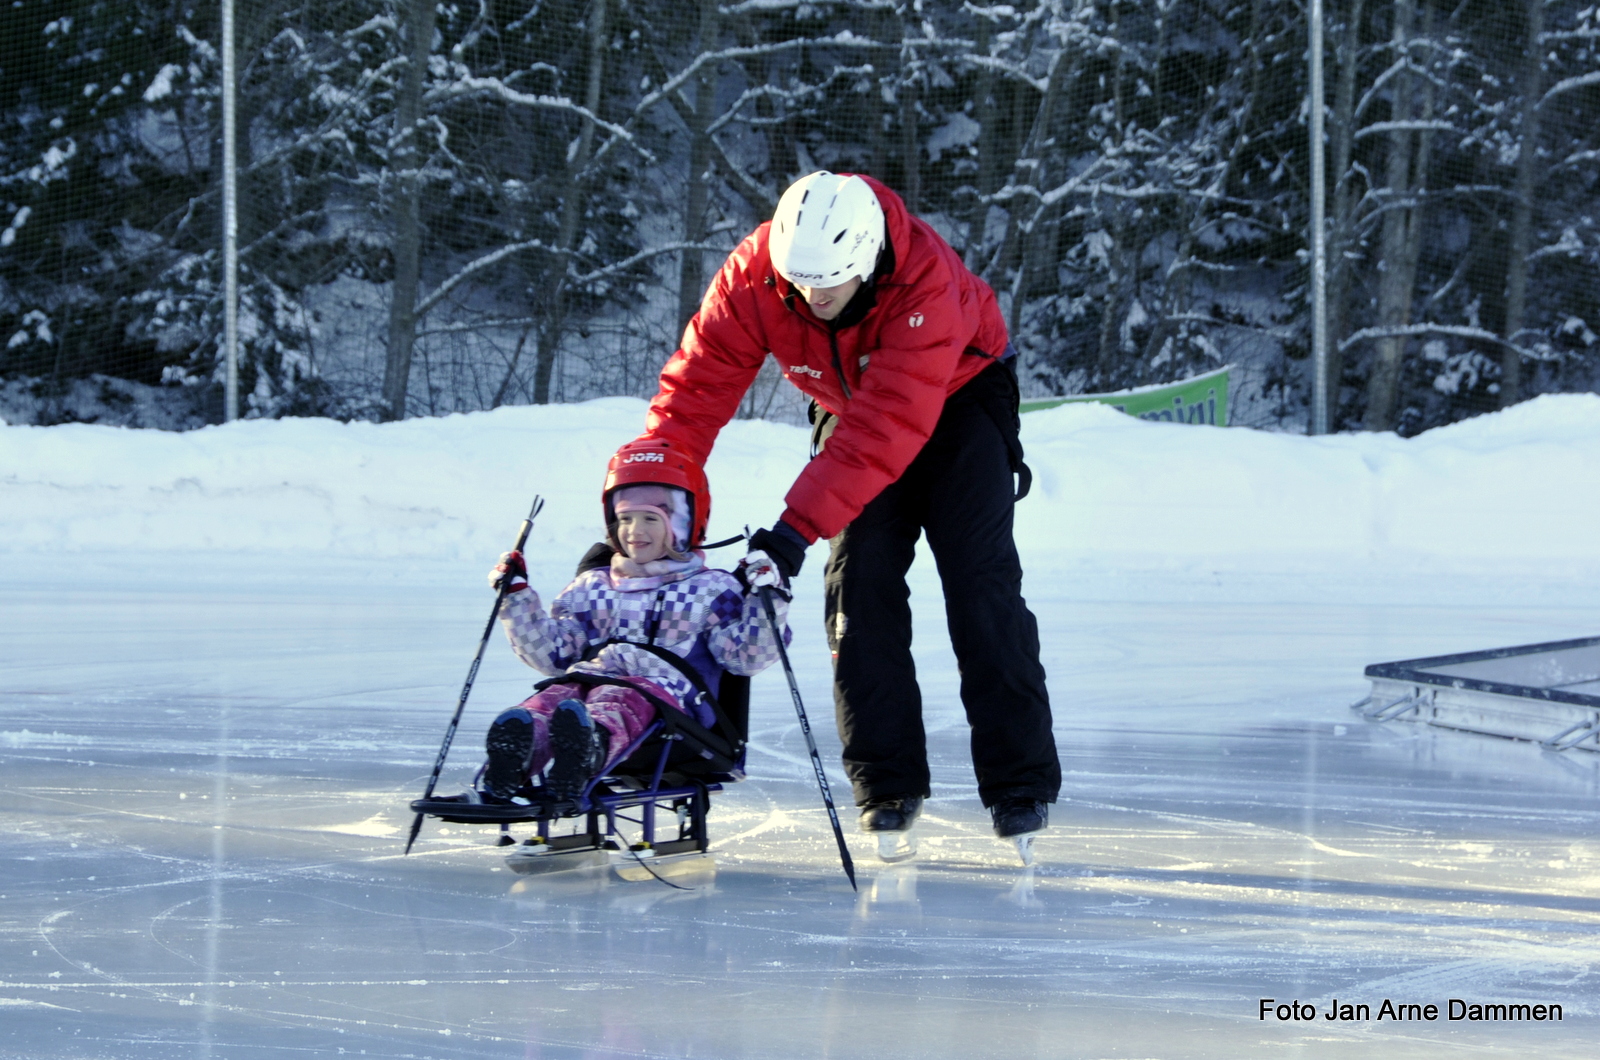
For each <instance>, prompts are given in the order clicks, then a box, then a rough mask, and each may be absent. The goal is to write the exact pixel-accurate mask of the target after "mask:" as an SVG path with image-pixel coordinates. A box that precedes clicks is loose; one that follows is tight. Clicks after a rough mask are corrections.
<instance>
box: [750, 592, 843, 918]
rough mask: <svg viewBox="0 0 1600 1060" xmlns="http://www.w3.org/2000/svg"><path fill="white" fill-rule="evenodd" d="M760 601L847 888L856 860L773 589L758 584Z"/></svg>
mask: <svg viewBox="0 0 1600 1060" xmlns="http://www.w3.org/2000/svg"><path fill="white" fill-rule="evenodd" d="M761 603H762V606H763V607H765V608H766V611H767V621H768V622H769V623H771V624H772V635H773V637H775V638H776V639H777V642H778V659H779V660H780V661H781V662H782V663H783V676H785V677H787V678H788V679H789V695H791V696H792V697H794V712H795V714H797V715H799V718H800V731H801V732H802V733H804V734H805V737H806V750H808V751H810V752H811V768H812V769H815V770H816V771H817V787H819V788H821V789H822V804H823V805H824V806H826V807H827V808H828V820H829V821H830V822H832V824H833V838H834V840H835V841H836V842H837V843H838V844H839V860H840V861H841V862H842V863H843V864H844V874H845V875H846V876H848V877H850V889H851V890H853V891H854V890H859V888H857V887H856V863H855V862H854V861H852V860H851V858H850V848H849V847H848V846H846V845H845V841H844V829H843V828H840V827H839V811H838V810H837V809H835V808H834V805H833V792H831V791H829V790H828V774H827V772H826V771H824V770H823V768H822V756H821V755H820V754H818V753H817V740H816V737H814V736H812V735H811V721H810V720H809V719H808V718H807V717H806V705H805V704H804V703H803V702H801V701H800V686H799V685H798V684H796V683H795V679H794V667H793V666H791V665H789V650H788V649H787V648H785V647H784V644H783V630H781V629H780V628H779V627H778V613H777V611H776V610H775V609H774V608H773V606H772V589H771V588H770V587H769V586H765V585H763V586H762V587H761Z"/></svg>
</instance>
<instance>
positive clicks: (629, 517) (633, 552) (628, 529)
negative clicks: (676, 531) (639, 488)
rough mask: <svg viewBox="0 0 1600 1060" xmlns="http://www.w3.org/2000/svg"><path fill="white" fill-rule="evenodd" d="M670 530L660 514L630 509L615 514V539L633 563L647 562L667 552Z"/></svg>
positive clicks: (669, 542)
mask: <svg viewBox="0 0 1600 1060" xmlns="http://www.w3.org/2000/svg"><path fill="white" fill-rule="evenodd" d="M671 536H672V530H671V528H669V527H668V526H667V524H666V521H665V520H664V519H662V518H661V516H660V515H658V514H656V513H655V512H652V511H645V510H641V509H637V508H636V509H632V510H630V511H626V512H623V513H622V514H621V515H618V516H617V540H618V541H620V542H621V543H622V547H623V549H624V550H626V551H627V553H628V558H629V559H631V560H633V561H634V562H635V563H649V562H651V561H652V560H658V559H660V558H661V557H662V556H665V555H666V554H667V546H668V545H669V544H671Z"/></svg>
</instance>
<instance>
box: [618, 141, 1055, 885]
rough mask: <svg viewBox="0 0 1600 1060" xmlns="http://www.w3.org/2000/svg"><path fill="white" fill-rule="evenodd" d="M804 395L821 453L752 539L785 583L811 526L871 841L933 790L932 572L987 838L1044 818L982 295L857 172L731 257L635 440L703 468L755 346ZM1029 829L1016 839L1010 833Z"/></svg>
mask: <svg viewBox="0 0 1600 1060" xmlns="http://www.w3.org/2000/svg"><path fill="white" fill-rule="evenodd" d="M769 353H770V354H771V355H772V356H773V357H774V358H776V359H777V362H778V365H779V366H780V367H781V368H782V370H783V374H784V375H785V376H786V377H787V378H788V379H789V381H790V382H792V383H794V384H795V385H796V386H798V387H799V388H800V389H801V390H802V391H804V392H805V393H806V394H808V395H809V396H810V397H811V398H812V399H813V406H812V420H813V424H814V427H815V430H814V431H813V435H812V442H813V451H814V459H812V460H811V462H810V463H809V464H807V466H806V468H805V470H804V471H802V472H801V474H800V477H799V478H798V479H797V480H796V481H795V483H794V485H793V487H791V488H790V490H789V493H788V495H787V497H786V498H785V503H786V504H787V508H786V510H785V511H784V512H783V515H782V516H781V518H779V520H778V521H777V522H776V523H775V524H774V525H773V526H772V528H771V529H770V530H760V531H757V533H756V534H755V535H754V536H753V538H752V540H751V546H752V548H753V549H755V550H758V551H762V552H765V553H767V554H768V555H769V556H770V557H771V558H772V559H773V560H774V561H775V562H776V564H777V565H778V567H779V569H780V570H782V571H783V573H784V575H785V577H786V578H793V577H794V575H795V574H796V573H797V572H798V571H799V569H800V565H801V563H802V561H803V560H804V558H805V550H806V548H807V547H808V546H809V545H810V544H811V543H812V542H814V541H815V540H816V539H817V538H819V537H825V538H829V539H830V543H831V545H832V549H831V552H830V555H829V557H828V566H827V570H826V574H825V584H826V591H827V611H826V614H827V630H828V642H829V645H830V647H831V648H832V650H833V653H834V698H835V703H836V706H837V710H838V722H839V734H840V738H841V739H842V741H843V743H844V764H845V770H846V772H847V773H848V774H849V776H850V780H851V782H852V784H853V785H854V788H855V797H856V803H857V804H858V805H859V806H861V807H862V808H863V812H862V816H861V826H862V828H863V829H864V830H865V831H868V832H878V833H884V834H883V835H880V849H881V850H883V851H884V852H885V853H888V852H889V851H890V849H891V844H892V843H893V842H894V841H895V840H897V839H901V838H903V839H904V840H905V841H906V844H905V845H909V836H898V837H897V836H896V835H895V833H907V832H909V831H910V828H911V826H912V824H913V823H914V822H915V820H916V817H917V814H918V813H919V812H920V811H921V808H922V800H923V798H925V797H926V796H927V794H928V791H929V778H928V760H927V747H926V739H925V735H924V731H923V725H922V700H921V693H920V691H919V690H918V688H917V681H916V672H915V668H914V666H913V664H912V659H911V609H910V606H909V603H908V601H909V598H910V591H909V589H908V588H907V586H906V580H905V575H906V571H907V570H908V569H909V568H910V566H911V561H912V555H913V550H914V548H915V545H916V541H917V538H918V536H919V535H920V534H921V533H923V532H926V534H927V536H928V544H929V546H930V547H931V548H932V549H933V555H934V559H935V560H936V561H937V564H938V568H939V576H940V579H941V581H942V582H943V584H944V591H945V609H946V614H947V616H948V620H949V627H950V639H951V644H952V646H953V647H954V648H955V652H956V658H957V661H958V662H959V664H960V668H961V701H962V704H963V705H964V706H965V708H966V713H967V720H968V722H969V723H970V725H971V727H972V758H973V766H974V769H975V771H976V773H977V778H978V793H979V795H980V797H981V798H982V799H983V803H984V805H985V806H987V807H989V809H990V811H991V813H992V814H993V817H994V824H995V831H996V833H997V834H999V835H1001V836H1007V837H1025V836H1028V835H1031V834H1032V833H1034V832H1037V831H1039V830H1041V829H1042V828H1044V826H1045V824H1046V820H1047V813H1048V810H1047V804H1048V803H1050V802H1054V801H1055V798H1056V794H1057V791H1058V790H1059V788H1060V784H1061V767H1060V764H1059V762H1058V760H1057V757H1056V748H1055V740H1054V737H1053V735H1052V732H1051V719H1050V703H1049V697H1048V694H1047V693H1046V691H1045V676H1044V669H1043V667H1042V666H1041V665H1040V664H1039V634H1038V626H1037V623H1036V622H1035V621H1034V617H1033V615H1032V613H1031V612H1029V610H1028V608H1027V604H1026V603H1025V602H1024V601H1023V599H1022V594H1021V588H1022V568H1021V564H1020V563H1019V561H1018V558H1017V550H1016V545H1015V542H1014V541H1013V539H1012V504H1013V502H1014V501H1015V500H1016V499H1017V496H1016V495H1014V493H1013V479H1012V476H1013V474H1014V473H1016V474H1020V475H1021V477H1022V478H1021V480H1022V482H1023V492H1026V483H1027V469H1026V467H1025V466H1024V465H1023V464H1022V460H1021V457H1022V446H1021V443H1020V442H1019V441H1018V438H1017V432H1018V428H1019V426H1020V421H1019V419H1018V415H1017V406H1018V391H1017V380H1016V371H1015V366H1014V364H1013V363H1011V348H1010V344H1009V343H1008V341H1007V337H1006V327H1005V322H1004V320H1003V318H1002V317H1001V315H1000V312H999V308H998V307H997V305H996V304H995V297H994V292H993V291H991V290H990V289H989V287H988V285H986V284H985V283H984V282H983V281H982V280H980V279H978V278H977V277H976V276H974V275H973V274H972V273H971V272H969V271H968V270H967V268H966V266H965V265H964V264H963V263H962V261H961V259H960V258H959V257H958V256H957V255H956V253H955V251H953V250H952V249H951V248H950V246H949V245H948V244H947V243H945V241H944V240H943V239H942V238H940V236H939V235H938V233H937V232H935V231H934V230H933V229H932V228H931V227H930V226H929V225H927V224H926V223H925V222H923V221H920V220H918V219H917V218H915V217H912V216H911V215H910V213H908V212H907V210H906V208H905V204H904V203H903V202H902V201H901V200H900V198H899V197H898V196H896V195H895V194H894V193H893V192H891V191H890V190H889V189H888V188H886V187H885V186H884V185H882V184H880V183H879V182H877V181H876V180H873V179H872V178H871V177H862V176H851V175H848V174H833V173H826V172H823V173H813V174H811V175H810V176H808V177H803V178H801V179H800V180H799V181H797V182H796V183H795V184H794V186H792V187H791V188H789V190H788V191H787V192H785V193H784V196H783V199H782V200H781V201H780V202H779V204H778V209H777V212H776V214H775V215H774V218H773V220H772V221H771V222H770V223H768V224H763V225H762V226H761V227H759V228H757V229H756V230H755V231H754V232H753V233H751V234H750V236H749V237H748V238H746V239H745V240H744V242H743V243H741V244H739V246H738V247H737V248H735V250H734V251H733V253H732V254H730V255H729V256H728V260H727V262H726V264H724V265H723V267H722V270H721V271H720V272H719V273H718V274H717V276H716V279H715V280H714V281H713V282H712V284H711V288H710V290H708V291H707V292H706V296H705V300H704V301H703V302H702V303H701V305H700V311H699V312H698V313H696V314H695V316H694V319H692V320H691V321H690V322H689V326H688V327H687V328H686V329H685V331H684V335H683V346H682V348H681V349H679V350H678V352H677V353H675V354H674V355H673V356H672V358H671V360H669V361H668V362H667V365H666V367H665V368H664V369H663V370H662V372H661V390H660V392H659V393H658V394H657V395H656V397H655V400H654V401H652V402H651V405H650V413H649V417H648V419H647V421H646V434H645V436H646V437H650V438H655V439H659V440H663V441H667V442H669V443H671V444H674V445H681V446H683V447H684V449H686V450H687V451H688V454H689V455H690V456H691V457H692V458H693V459H695V460H699V461H702V462H703V461H704V460H705V458H706V456H707V455H708V454H709V452H710V450H711V446H712V444H713V442H714V441H715V440H716V436H717V432H718V431H720V430H721V429H722V427H723V425H724V424H726V423H727V422H728V420H730V419H731V418H732V417H733V415H734V413H735V412H736V411H737V410H738V407H739V402H740V400H741V399H742V398H743V396H744V393H745V391H746V389H748V388H749V386H750V384H751V383H752V382H753V381H754V379H755V377H756V374H757V372H759V371H760V368H761V364H762V362H763V361H764V360H765V359H766V357H767V355H768V354H769ZM1024 842H1025V841H1024Z"/></svg>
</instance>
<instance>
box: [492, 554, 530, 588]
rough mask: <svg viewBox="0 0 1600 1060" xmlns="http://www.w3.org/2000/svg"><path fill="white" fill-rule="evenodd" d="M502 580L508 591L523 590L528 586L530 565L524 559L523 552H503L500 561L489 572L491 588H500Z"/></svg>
mask: <svg viewBox="0 0 1600 1060" xmlns="http://www.w3.org/2000/svg"><path fill="white" fill-rule="evenodd" d="M508 579H509V580H508ZM502 582H505V585H506V592H508V593H517V592H521V591H522V590H524V589H526V588H527V587H528V565H527V564H526V563H524V562H523V561H522V553H520V552H503V553H501V555H500V562H499V563H496V564H495V565H494V570H492V571H490V572H489V588H491V589H499V588H500V584H501V583H502Z"/></svg>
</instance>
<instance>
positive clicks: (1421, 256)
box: [0, 0, 1600, 433]
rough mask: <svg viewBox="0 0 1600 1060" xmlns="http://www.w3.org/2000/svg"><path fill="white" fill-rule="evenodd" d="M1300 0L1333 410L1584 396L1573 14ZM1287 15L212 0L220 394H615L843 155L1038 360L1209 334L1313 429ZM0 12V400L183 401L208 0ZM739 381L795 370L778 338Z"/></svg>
mask: <svg viewBox="0 0 1600 1060" xmlns="http://www.w3.org/2000/svg"><path fill="white" fill-rule="evenodd" d="M1325 9H1326V17H1325V20H1324V25H1323V33H1324V39H1325V45H1324V48H1325V51H1324V56H1325V65H1326V69H1327V71H1328V74H1327V77H1326V83H1325V85H1324V91H1325V97H1326V111H1325V113H1326V116H1327V128H1328V137H1327V142H1326V152H1327V159H1328V164H1327V180H1328V189H1329V190H1328V193H1327V199H1326V202H1325V208H1326V211H1327V217H1328V228H1327V238H1328V245H1329V250H1330V254H1329V271H1328V303H1329V312H1328V333H1327V334H1328V338H1329V343H1328V346H1329V349H1330V352H1331V356H1330V362H1331V363H1330V366H1329V381H1330V393H1331V395H1332V398H1333V400H1332V408H1331V423H1332V426H1333V427H1334V428H1335V429H1352V428H1366V429H1398V430H1400V431H1401V432H1402V433H1415V432H1416V431H1419V430H1422V429H1425V428H1427V427H1430V426H1434V425H1437V424H1441V423H1446V422H1451V421H1453V420H1457V419H1460V418H1462V417H1464V416H1467V415H1471V414H1474V413H1477V412H1482V411H1486V410H1490V409H1494V408H1498V407H1501V406H1503V405H1504V404H1508V403H1511V402H1514V401H1517V400H1521V399H1524V398H1526V397H1528V396H1531V395H1533V394H1537V393H1541V392H1547V391H1561V390H1589V389H1593V388H1594V386H1595V382H1596V369H1597V366H1600V344H1597V340H1596V332H1597V330H1600V307H1597V306H1596V304H1595V302H1596V299H1597V297H1600V284H1597V282H1596V280H1597V278H1600V277H1597V275H1596V272H1597V265H1600V229H1597V224H1596V220H1595V217H1596V209H1595V204H1596V184H1597V181H1600V122H1597V120H1596V119H1597V118H1600V56H1597V53H1596V42H1597V36H1600V12H1597V9H1596V8H1594V7H1592V6H1590V5H1587V4H1584V3H1579V2H1568V0H1553V2H1541V0H1494V2H1490V0H1467V2H1464V3H1463V2H1461V0H1452V2H1451V3H1448V4H1446V3H1434V2H1429V0H1391V2H1386V3H1382V4H1380V3H1377V2H1376V0H1327V2H1326V5H1325ZM1305 10H1306V9H1305V7H1304V6H1303V5H1302V4H1300V3H1297V2H1289V0H1037V2H1026V0H1025V2H1022V3H1016V4H1005V5H985V4H980V3H970V2H969V3H961V4H957V3H954V2H941V3H933V2H930V0H922V2H915V0H911V2H899V0H804V2H802V0H741V2H732V3H727V2H723V3H719V2H716V0H678V2H676V3H662V2H658V0H478V2H462V3H438V2H437V0H321V2H319V3H315V4H312V3H306V2H303V0H260V2H255V3H251V4H248V5H241V6H240V7H239V9H238V11H237V13H236V16H235V17H236V22H237V29H236V43H235V47H236V52H237V55H238V71H239V72H238V81H237V99H238V104H237V113H236V122H237V128H238V129H239V147H238V157H237V164H238V171H239V202H240V208H239V217H238V245H239V260H240V272H239V288H240V311H239V312H240V340H239V357H240V379H241V394H242V399H241V409H242V411H243V413H244V414H245V415H250V416H267V417H270V416H286V415H328V416H337V417H344V418H371V419H382V418H390V417H393V416H396V415H431V414H442V413H447V412H455V411H466V410H476V409H487V408H493V407H496V406H499V405H504V404H525V403H536V402H546V401H575V400H582V399H586V398H590V397H595V396H600V395H610V394H633V395H641V396H646V395H648V394H650V393H652V392H653V390H654V386H655V376H656V373H657V371H658V370H659V368H660V366H661V364H662V363H663V362H664V361H665V359H666V357H667V356H668V355H669V354H670V353H671V352H672V350H673V349H674V348H675V347H676V344H677V338H678V335H679V334H680V332H681V329H682V326H683V324H684V322H685V321H686V320H687V319H688V317H689V316H690V314H692V312H693V311H694V309H695V307H696V306H697V305H698V302H699V299H700V297H701V295H702V293H703V292H704V290H705V287H706V285H707V283H708V282H709V281H710V279H711V277H712V275H713V274H714V273H715V270H716V269H717V268H718V266H719V265H720V263H721V260H722V258H723V256H724V255H725V254H726V253H727V252H728V250H729V249H731V248H732V247H733V246H734V245H735V244H736V243H737V242H738V241H739V240H740V239H741V238H742V237H743V236H744V235H745V234H746V233H747V232H749V231H750V230H751V229H752V228H753V227H754V226H756V225H757V224H759V223H760V222H761V221H763V220H765V219H766V218H767V217H769V216H770V214H771V211H772V209H773V206H774V204H775V203H776V200H777V197H778V196H779V195H780V194H781V192H782V190H783V189H784V188H785V187H786V186H787V185H788V183H789V182H791V181H792V180H793V179H794V178H796V177H797V176H799V175H802V174H804V173H807V172H810V171H813V170H816V169H834V170H839V171H852V172H863V173H870V174H873V175H875V176H877V177H879V178H880V179H882V180H884V181H885V182H886V183H888V184H889V185H890V186H891V187H893V188H894V189H895V190H896V191H897V192H898V193H899V194H900V195H901V196H903V197H904V199H905V200H906V202H907V204H908V205H909V206H910V208H911V209H912V210H913V211H914V212H915V213H917V214H918V215H920V216H922V217H923V218H925V219H926V220H928V221H929V222H930V223H932V224H933V225H934V226H935V227H936V228H937V229H938V230H939V231H940V232H941V233H943V234H944V235H945V237H946V238H947V239H948V240H949V241H950V243H951V244H952V245H953V246H954V247H955V248H956V249H957V251H958V252H959V253H960V254H961V255H962V256H963V257H964V259H965V261H966V263H967V265H968V266H969V267H970V268H971V269H972V270H973V271H975V272H976V273H978V274H979V275H981V276H982V277H983V278H984V279H985V280H987V281H988V282H989V283H990V284H991V285H992V286H993V287H994V288H995V290H996V291H997V293H998V294H999V295H1000V299H1001V304H1002V306H1003V307H1004V310H1005V313H1006V315H1007V320H1008V323H1009V325H1010V328H1011V332H1012V335H1013V337H1014V341H1015V343H1016V345H1017V347H1018V349H1019V350H1020V352H1021V356H1022V361H1021V364H1022V372H1023V378H1024V386H1025V390H1026V392H1027V393H1029V394H1032V395H1044V394H1070V393H1082V392H1097V391H1106V390H1113V389H1117V388H1121V387H1127V386H1134V385H1141V384H1146V383H1154V382H1165V381H1170V380H1175V379H1181V378H1184V377H1186V376H1189V375H1193V374H1196V373H1197V372H1199V371H1204V370H1209V369H1212V368H1215V367H1217V366H1219V365H1222V364H1225V363H1231V364H1233V365H1235V377H1234V384H1233V389H1234V400H1235V422H1237V423H1246V424H1250V425H1254V426H1264V427H1276V428H1281V429H1286V430H1301V429H1304V428H1305V425H1306V423H1307V419H1308V411H1307V406H1308V402H1309V400H1310V397H1311V394H1312V391H1313V387H1312V381H1311V363H1310V360H1309V358H1308V352H1309V350H1310V347H1311V342H1310V332H1309V328H1310V313H1309V306H1308V303H1309V298H1308V290H1309V286H1308V267H1307V254H1306V245H1307V224H1308V219H1309V215H1310V207H1309V199H1308V194H1309V192H1308V188H1309V173H1308V169H1307V148H1308V143H1307V120H1306V119H1307V114H1308V109H1307V107H1308V105H1307V98H1308V82H1307V48H1308V39H1309V34H1308V27H1307V24H1306V18H1305ZM0 20H3V22H4V28H3V31H0V211H3V212H0V399H3V400H0V414H4V415H6V416H7V418H8V419H10V420H11V421H12V422H38V423H50V422H62V421H65V420H71V419H92V418H96V417H100V418H111V417H114V416H115V415H116V414H117V410H118V409H119V408H120V409H122V410H123V413H122V415H123V420H122V422H142V423H144V424H146V425H151V426H175V427H184V426H194V425H198V424H201V423H206V422H215V421H216V420H218V419H219V418H220V417H221V415H222V409H223V402H222V397H221V379H222V368H221V356H222V335H223V327H222V308H223V299H222V286H223V285H222V275H221V268H222V257H223V256H222V250H221V245H222V240H221V224H222V221H221V193H220V179H221V173H222V166H221V147H220V143H221V136H220V128H221V115H220V106H221V99H222V93H221V64H220V59H219V46H218V41H219V27H220V24H221V18H220V9H219V8H218V6H217V2H216V0H207V2H205V3H192V2H189V0H163V2H161V3H154V2H151V0H121V2H118V3H111V2H109V0H48V2H47V0H17V2H15V3H13V4H11V5H9V6H8V7H7V8H6V10H5V11H4V12H0ZM128 410H131V411H128ZM742 414H743V415H747V416H766V417H773V418H779V419H785V418H787V419H793V418H796V417H798V416H799V415H801V405H800V402H799V400H798V398H797V396H796V395H795V394H794V392H793V391H792V390H791V389H790V388H788V387H787V386H786V385H783V384H782V383H781V380H780V379H779V378H778V376H777V374H776V369H775V367H774V366H772V365H770V364H769V366H768V368H767V369H766V370H764V372H763V375H762V377H761V379H760V380H759V381H758V383H757V385H756V386H755V387H754V388H753V389H752V390H751V391H750V393H749V395H748V396H747V398H746V401H745V403H744V406H743V408H742ZM141 417H142V418H141Z"/></svg>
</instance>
